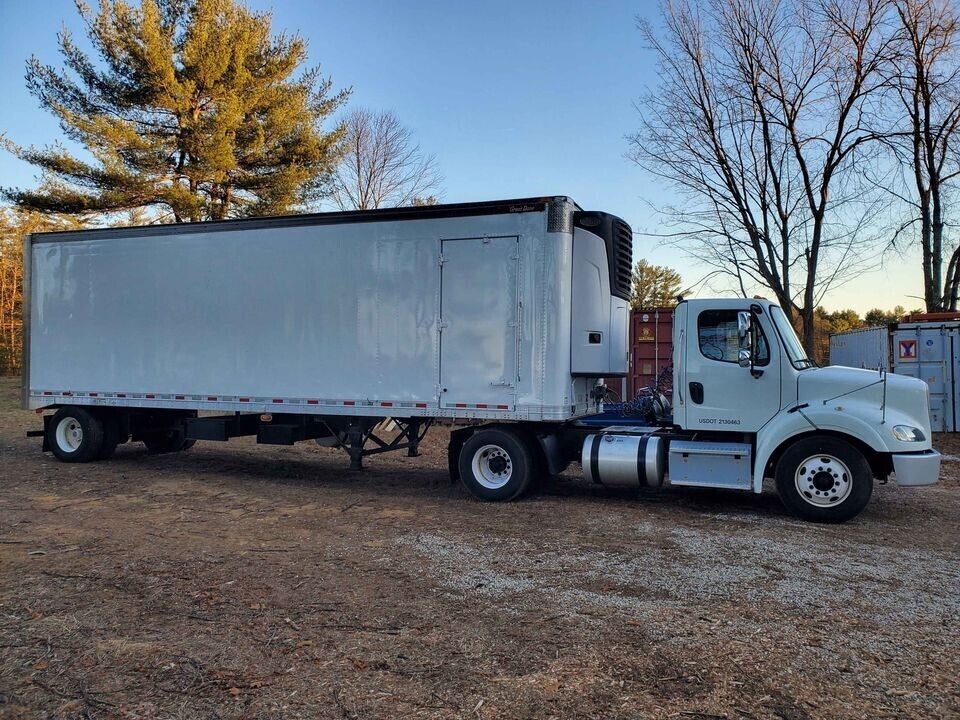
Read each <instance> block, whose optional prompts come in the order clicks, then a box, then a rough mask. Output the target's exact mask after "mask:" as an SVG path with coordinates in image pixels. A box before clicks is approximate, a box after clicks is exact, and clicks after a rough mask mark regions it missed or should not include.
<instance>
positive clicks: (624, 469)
mask: <svg viewBox="0 0 960 720" xmlns="http://www.w3.org/2000/svg"><path fill="white" fill-rule="evenodd" d="M580 464H581V466H582V467H583V475H584V477H586V478H588V479H590V480H592V481H593V482H595V483H600V484H601V485H606V486H608V487H651V488H653V487H660V486H661V485H662V484H663V478H664V475H665V474H666V465H667V443H666V441H665V440H664V439H663V438H660V437H657V436H655V435H619V434H616V433H610V434H595V435H587V437H586V438H584V440H583V447H582V449H581V453H580Z"/></svg>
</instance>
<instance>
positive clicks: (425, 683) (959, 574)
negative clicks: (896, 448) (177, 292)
mask: <svg viewBox="0 0 960 720" xmlns="http://www.w3.org/2000/svg"><path fill="white" fill-rule="evenodd" d="M17 392H18V389H17V386H16V383H15V382H13V381H10V380H6V381H0V478H2V479H0V717H2V718H20V717H44V718H46V717H50V718H74V717H82V718H112V717H124V718H248V717H255V718H466V717H470V718H478V719H484V718H526V717H536V718H550V717H553V718H671V717H672V718H747V719H750V718H783V719H784V720H804V719H806V718H908V717H909V718H947V717H953V718H956V717H958V716H960V621H958V610H960V535H958V526H960V461H958V460H957V459H954V460H948V461H947V462H945V463H944V478H943V482H942V484H941V485H939V486H937V487H933V488H922V489H914V490H908V489H897V488H896V487H894V486H878V487H877V488H876V491H875V493H874V498H873V501H872V502H871V504H870V506H869V507H868V508H867V510H866V511H865V512H864V513H863V515H861V516H860V517H859V518H857V519H856V520H855V521H853V522H851V523H848V524H846V525H842V526H817V525H811V524H807V523H803V522H799V521H797V520H795V519H793V518H791V517H789V516H787V515H786V513H785V511H784V510H783V508H782V506H781V505H780V503H779V501H778V500H777V497H776V495H775V494H773V492H771V491H768V492H765V493H763V494H762V495H759V496H754V495H750V494H737V493H732V492H728V493H722V492H707V491H696V490H683V489H679V488H678V489H668V490H666V491H663V492H659V493H651V494H644V495H637V494H630V493H615V492H611V491H606V490H604V489H602V488H597V487H595V486H592V485H590V484H588V483H586V482H584V481H582V480H580V479H578V478H576V476H575V475H573V474H571V475H570V476H565V477H562V478H559V479H557V480H555V481H552V482H551V483H550V484H549V485H547V486H546V487H544V488H543V489H542V490H541V491H540V492H539V493H538V494H536V495H533V496H532V497H530V498H528V499H525V500H523V501H521V502H515V503H508V504H499V505H495V504H484V503H480V502H477V501H474V500H472V499H471V498H469V497H468V496H467V495H466V493H465V491H464V490H463V488H462V487H461V486H460V485H459V484H456V485H451V484H450V482H449V480H448V478H447V475H446V457H445V449H444V448H445V442H444V441H445V434H446V433H445V431H444V430H442V429H436V428H435V429H434V430H431V433H430V435H428V442H427V443H426V447H425V448H424V455H423V456H422V457H420V458H415V459H408V458H406V457H404V456H403V454H402V453H397V454H390V455H383V456H379V457H375V458H372V459H370V460H369V461H368V465H369V467H368V469H366V470H364V471H363V472H361V473H352V472H350V471H349V470H348V469H347V460H346V456H345V455H342V454H341V453H339V452H337V451H334V450H329V449H323V448H318V447H316V446H315V445H313V444H307V443H302V444H301V445H298V446H296V447H294V448H271V447H263V446H257V445H256V444H254V443H252V442H245V441H232V442H231V443H229V444H216V443H199V444H198V445H197V446H196V447H195V448H193V449H192V450H190V451H189V452H187V453H179V454H173V455H161V456H148V455H147V454H146V452H145V451H144V449H143V448H142V446H141V445H139V444H130V445H124V446H121V448H120V449H119V450H118V452H117V454H116V456H115V458H114V459H113V460H111V461H109V462H102V463H94V464H88V465H67V464H60V463H57V462H55V461H54V460H53V459H52V457H51V456H50V455H43V454H41V453H40V450H39V444H40V443H39V440H38V439H27V438H26V437H24V435H25V431H26V430H28V429H34V428H36V427H38V426H39V422H40V421H39V418H38V417H37V416H36V415H33V414H31V413H26V412H23V411H20V410H18V409H17ZM938 444H940V445H941V446H942V449H943V450H944V451H945V452H948V453H950V454H951V455H953V456H958V455H960V442H957V441H955V440H954V441H945V440H943V439H941V440H939V441H938Z"/></svg>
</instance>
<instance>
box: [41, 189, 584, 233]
mask: <svg viewBox="0 0 960 720" xmlns="http://www.w3.org/2000/svg"><path fill="white" fill-rule="evenodd" d="M554 201H568V202H570V203H572V204H573V206H574V207H575V208H576V209H577V210H582V208H581V207H580V206H579V205H577V203H576V202H574V201H573V199H572V198H570V197H568V196H565V195H550V196H544V197H533V198H516V199H512V200H490V201H485V202H470V203H450V204H445V205H422V206H414V207H400V208H382V209H378V210H348V211H345V212H325V213H304V214H300V215H271V216H264V217H250V218H235V219H231V220H207V221H202V222H189V223H168V224H162V225H160V224H158V225H133V226H127V227H116V228H90V229H87V230H60V231H55V232H46V233H35V234H34V235H33V244H38V243H50V242H69V241H71V240H96V239H98V238H123V237H155V236H162V235H182V234H187V233H196V232H204V233H205V232H220V231H230V230H237V229H241V228H242V229H253V228H278V227H300V226H311V225H338V224H344V223H358V222H392V221H396V220H427V219H431V218H452V217H470V216H475V215H501V214H507V213H525V212H543V211H544V210H546V209H547V207H548V206H549V204H550V203H551V202H554Z"/></svg>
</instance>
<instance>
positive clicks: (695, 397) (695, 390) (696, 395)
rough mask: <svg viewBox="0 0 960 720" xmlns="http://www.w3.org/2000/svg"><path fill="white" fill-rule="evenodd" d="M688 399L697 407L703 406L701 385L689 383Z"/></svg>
mask: <svg viewBox="0 0 960 720" xmlns="http://www.w3.org/2000/svg"><path fill="white" fill-rule="evenodd" d="M690 399H691V400H692V401H693V402H695V403H696V404H697V405H701V404H703V383H698V382H692V383H690Z"/></svg>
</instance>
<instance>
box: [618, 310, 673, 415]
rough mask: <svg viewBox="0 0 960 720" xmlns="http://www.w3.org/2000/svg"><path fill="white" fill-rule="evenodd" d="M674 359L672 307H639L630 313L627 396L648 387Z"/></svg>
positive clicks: (634, 394)
mask: <svg viewBox="0 0 960 720" xmlns="http://www.w3.org/2000/svg"><path fill="white" fill-rule="evenodd" d="M671 362H673V308H669V307H660V308H641V309H638V310H634V311H632V312H631V313H630V373H629V377H628V379H629V383H628V384H629V388H628V389H629V391H630V397H635V396H636V394H637V392H639V391H640V390H641V389H642V388H645V387H651V386H653V384H654V383H655V382H656V380H657V375H658V374H659V373H660V371H661V370H663V369H664V368H665V367H667V366H668V365H669V364H670V363H671Z"/></svg>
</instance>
